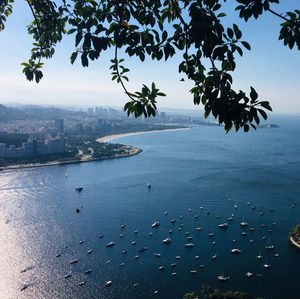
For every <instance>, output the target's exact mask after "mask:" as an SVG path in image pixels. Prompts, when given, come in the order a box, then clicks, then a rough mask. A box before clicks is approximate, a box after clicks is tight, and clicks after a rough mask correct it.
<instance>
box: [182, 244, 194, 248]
mask: <svg viewBox="0 0 300 299" xmlns="http://www.w3.org/2000/svg"><path fill="white" fill-rule="evenodd" d="M184 246H185V247H187V248H192V247H194V246H195V245H194V243H186V244H184Z"/></svg>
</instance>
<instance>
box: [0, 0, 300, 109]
mask: <svg viewBox="0 0 300 299" xmlns="http://www.w3.org/2000/svg"><path fill="white" fill-rule="evenodd" d="M229 2H230V3H229ZM281 3H282V4H280V5H276V4H274V5H273V6H272V8H273V9H274V10H275V11H276V12H279V13H284V12H286V11H290V10H294V9H300V7H299V0H284V1H283V0H281ZM235 6H236V2H234V5H233V1H227V4H226V7H224V9H223V10H222V9H221V10H220V11H225V12H226V14H227V17H225V18H223V22H224V25H226V26H231V25H232V23H236V24H237V25H238V26H239V27H240V29H241V30H242V32H243V38H242V39H243V40H246V41H248V42H249V43H250V44H251V48H252V50H251V51H247V50H244V55H243V57H242V58H237V60H236V62H237V68H236V71H235V72H234V73H233V80H234V88H235V89H237V90H239V89H242V90H244V91H246V92H249V91H250V86H253V87H254V88H255V89H256V90H257V92H258V94H259V96H260V99H261V100H266V101H270V103H271V106H272V108H273V111H274V113H279V114H300V51H298V50H296V49H295V48H294V49H293V50H290V49H289V48H288V47H285V46H283V42H282V41H278V36H279V30H280V23H282V22H281V20H280V19H279V18H278V17H275V16H274V15H272V14H270V13H265V14H264V15H263V16H262V17H261V18H260V19H258V20H254V19H253V20H252V19H251V20H249V21H248V22H247V23H245V22H244V21H243V20H241V19H239V18H238V13H237V12H234V9H233V8H234V7H235ZM31 18H32V16H31V14H30V10H29V8H28V7H27V4H26V2H25V1H20V0H19V1H16V3H15V4H14V12H13V14H12V15H11V16H10V17H9V18H8V20H7V22H6V28H5V30H4V31H1V32H0V70H1V71H0V104H7V105H9V104H14V103H20V104H40V105H68V106H72V105H76V106H91V107H94V106H113V107H123V106H124V104H125V103H126V102H127V101H128V99H127V97H126V95H125V94H124V91H123V89H122V88H121V86H120V85H119V84H117V83H116V82H115V81H111V75H110V70H109V66H110V62H109V60H110V59H111V58H113V52H109V53H104V54H103V55H101V56H100V58H99V59H98V60H97V61H94V62H91V63H90V66H89V67H88V68H83V67H82V66H81V64H80V59H78V60H77V61H76V62H75V63H74V65H71V63H70V55H71V54H72V52H73V51H74V50H75V45H74V40H73V39H74V36H73V35H72V36H65V38H64V40H63V42H61V43H60V44H58V46H57V47H56V53H55V55H54V57H53V58H52V59H50V60H46V61H44V62H45V65H44V68H43V73H44V78H43V79H42V80H41V82H40V83H39V84H36V83H35V82H28V81H27V80H26V78H25V76H24V75H23V73H22V66H21V65H20V64H21V62H24V61H27V60H28V58H29V57H30V51H31V43H32V40H31V37H30V36H29V35H28V34H27V28H26V25H27V24H29V23H30V22H31V21H32V20H31ZM119 58H125V62H124V63H125V65H126V66H127V67H128V68H129V69H130V73H129V78H130V82H129V83H128V84H127V85H128V88H129V90H131V91H137V90H140V88H141V86H142V84H146V85H150V84H151V83H152V82H155V83H156V86H157V87H158V88H159V89H160V90H162V91H163V92H165V93H166V94H167V96H166V97H162V98H159V100H158V107H159V108H160V109H161V108H176V109H202V108H203V107H202V106H201V105H200V106H196V107H195V106H194V104H193V99H192V96H191V95H190V93H189V89H190V88H191V87H192V86H193V85H192V83H191V82H188V80H185V82H180V79H181V78H182V77H183V76H182V74H179V73H178V64H179V63H180V61H181V56H180V55H176V56H174V58H173V59H171V60H168V61H167V62H165V61H164V60H162V61H160V62H157V61H152V60H151V59H150V58H148V59H146V60H145V62H143V63H141V62H140V61H139V60H138V59H136V58H129V57H126V56H122V57H119Z"/></svg>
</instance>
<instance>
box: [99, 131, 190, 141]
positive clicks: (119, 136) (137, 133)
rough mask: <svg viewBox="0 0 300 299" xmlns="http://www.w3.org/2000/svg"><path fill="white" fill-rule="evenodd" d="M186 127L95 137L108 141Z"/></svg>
mask: <svg viewBox="0 0 300 299" xmlns="http://www.w3.org/2000/svg"><path fill="white" fill-rule="evenodd" d="M189 129H190V127H188V128H176V129H165V130H153V131H141V132H132V133H123V134H115V135H108V136H104V137H101V138H97V139H96V141H97V142H109V141H112V140H114V139H117V138H121V137H127V136H132V135H139V134H147V133H159V132H169V131H179V130H189Z"/></svg>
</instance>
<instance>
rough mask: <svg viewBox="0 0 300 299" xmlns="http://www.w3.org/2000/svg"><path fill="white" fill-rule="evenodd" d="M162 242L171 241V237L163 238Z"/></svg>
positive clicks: (167, 242)
mask: <svg viewBox="0 0 300 299" xmlns="http://www.w3.org/2000/svg"><path fill="white" fill-rule="evenodd" d="M162 242H163V244H170V243H172V242H173V241H172V239H171V238H169V237H167V238H165V239H163V240H162Z"/></svg>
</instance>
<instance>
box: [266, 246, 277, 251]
mask: <svg viewBox="0 0 300 299" xmlns="http://www.w3.org/2000/svg"><path fill="white" fill-rule="evenodd" d="M265 249H266V250H273V249H275V246H274V245H267V246H266V247H265Z"/></svg>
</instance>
